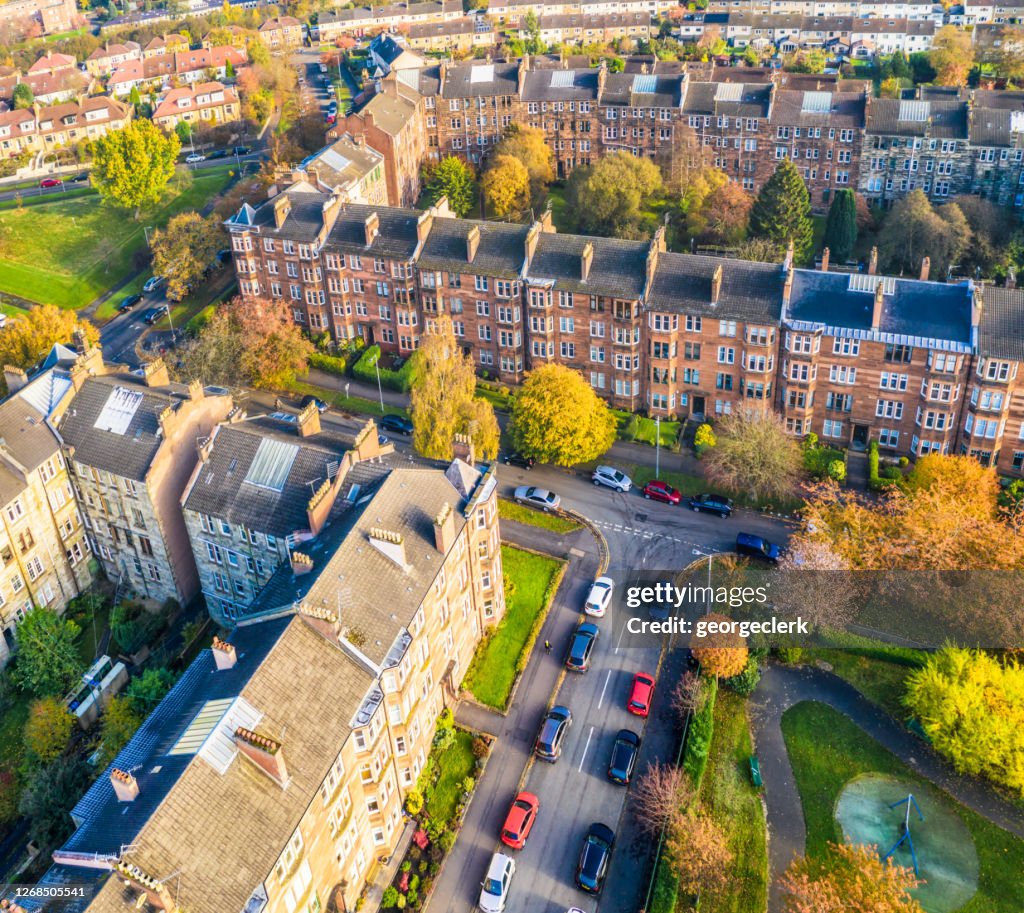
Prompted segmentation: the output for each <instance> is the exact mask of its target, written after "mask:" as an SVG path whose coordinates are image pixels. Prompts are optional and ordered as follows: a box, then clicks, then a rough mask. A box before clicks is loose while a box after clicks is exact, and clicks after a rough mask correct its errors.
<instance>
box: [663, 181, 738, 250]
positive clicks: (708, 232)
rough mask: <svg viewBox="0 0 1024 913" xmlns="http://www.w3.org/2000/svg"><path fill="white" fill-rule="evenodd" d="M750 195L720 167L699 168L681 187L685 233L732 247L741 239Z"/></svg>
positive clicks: (704, 241)
mask: <svg viewBox="0 0 1024 913" xmlns="http://www.w3.org/2000/svg"><path fill="white" fill-rule="evenodd" d="M753 205H754V201H753V198H752V197H751V196H750V194H748V193H747V192H746V191H745V190H744V189H743V188H742V187H741V186H740V185H739V184H738V183H736V182H735V181H730V180H729V177H728V175H726V173H725V172H724V171H722V170H721V169H720V168H703V169H701V171H700V172H698V173H697V174H696V175H694V176H693V178H692V179H691V180H690V181H689V182H688V183H687V186H686V188H685V189H684V190H683V193H682V197H681V200H680V206H681V208H682V210H683V212H684V213H685V215H686V223H685V225H686V233H687V235H689V236H690V237H691V238H696V239H697V240H699V241H701V242H703V243H707V244H724V245H727V246H735V245H737V244H739V243H740V242H742V241H743V239H744V237H745V236H746V233H747V225H748V223H749V221H750V210H751V207H752V206H753Z"/></svg>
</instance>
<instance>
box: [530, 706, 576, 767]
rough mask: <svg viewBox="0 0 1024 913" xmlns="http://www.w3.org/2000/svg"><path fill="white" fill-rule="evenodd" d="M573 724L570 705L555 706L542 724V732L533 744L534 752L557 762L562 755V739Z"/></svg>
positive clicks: (547, 759)
mask: <svg viewBox="0 0 1024 913" xmlns="http://www.w3.org/2000/svg"><path fill="white" fill-rule="evenodd" d="M570 726H572V711H570V710H569V708H568V707H561V706H557V705H556V706H554V707H552V708H551V709H550V710H549V711H548V712H547V713H546V714H545V715H544V720H543V722H542V723H541V724H540V733H539V734H538V735H537V741H536V742H535V743H534V745H533V753H534V754H535V755H537V757H538V758H541V759H542V760H544V761H550V762H551V763H552V764H554V763H555V761H557V760H558V759H559V758H560V757H561V756H562V741H563V740H564V739H565V734H566V733H567V732H568V731H569V727H570Z"/></svg>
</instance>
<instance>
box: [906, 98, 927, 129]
mask: <svg viewBox="0 0 1024 913" xmlns="http://www.w3.org/2000/svg"><path fill="white" fill-rule="evenodd" d="M931 107H932V106H931V102H927V101H901V102H900V113H899V119H900V120H904V121H912V122H913V123H918V124H923V123H924V122H925V121H926V120H928V115H929V114H931Z"/></svg>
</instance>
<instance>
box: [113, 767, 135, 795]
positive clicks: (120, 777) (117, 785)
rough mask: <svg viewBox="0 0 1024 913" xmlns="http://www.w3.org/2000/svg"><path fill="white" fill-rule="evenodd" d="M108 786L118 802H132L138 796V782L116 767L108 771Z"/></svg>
mask: <svg viewBox="0 0 1024 913" xmlns="http://www.w3.org/2000/svg"><path fill="white" fill-rule="evenodd" d="M110 785H111V786H113V787H114V794H115V795H116V796H117V801H118V802H134V801H135V800H136V799H137V798H138V796H139V782H138V780H136V779H135V777H134V776H133V775H132V774H130V773H128V772H127V771H124V770H118V769H117V768H116V767H115V768H114V769H113V770H112V771H110Z"/></svg>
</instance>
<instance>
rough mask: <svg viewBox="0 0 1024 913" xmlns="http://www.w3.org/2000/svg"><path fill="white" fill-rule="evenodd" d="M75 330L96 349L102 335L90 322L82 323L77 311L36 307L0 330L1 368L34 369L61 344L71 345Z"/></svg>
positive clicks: (52, 307) (46, 305) (43, 306)
mask: <svg viewBox="0 0 1024 913" xmlns="http://www.w3.org/2000/svg"><path fill="white" fill-rule="evenodd" d="M75 330H81V331H82V332H83V333H85V338H86V342H87V343H88V344H89V345H95V344H96V343H97V342H99V339H100V334H99V330H97V329H96V327H94V326H93V325H92V324H91V323H89V321H88V320H79V319H78V315H77V314H76V313H75V312H74V311H65V310H61V309H60V308H58V307H57V306H56V305H53V304H42V305H39V307H34V308H32V310H30V311H29V312H28V313H27V314H24V315H22V316H20V317H18V318H16V319H14V320H8V321H7V325H6V326H5V327H4V328H3V329H2V330H0V364H4V365H13V366H14V367H16V368H25V369H28V368H31V367H32V366H33V365H35V364H37V363H38V362H39V361H40V359H42V358H43V357H44V356H45V355H46V353H47V352H49V351H50V349H51V348H53V346H54V345H55V344H56V343H58V342H62V343H67V344H69V345H70V344H71V343H72V342H73V340H74V335H75Z"/></svg>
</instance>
